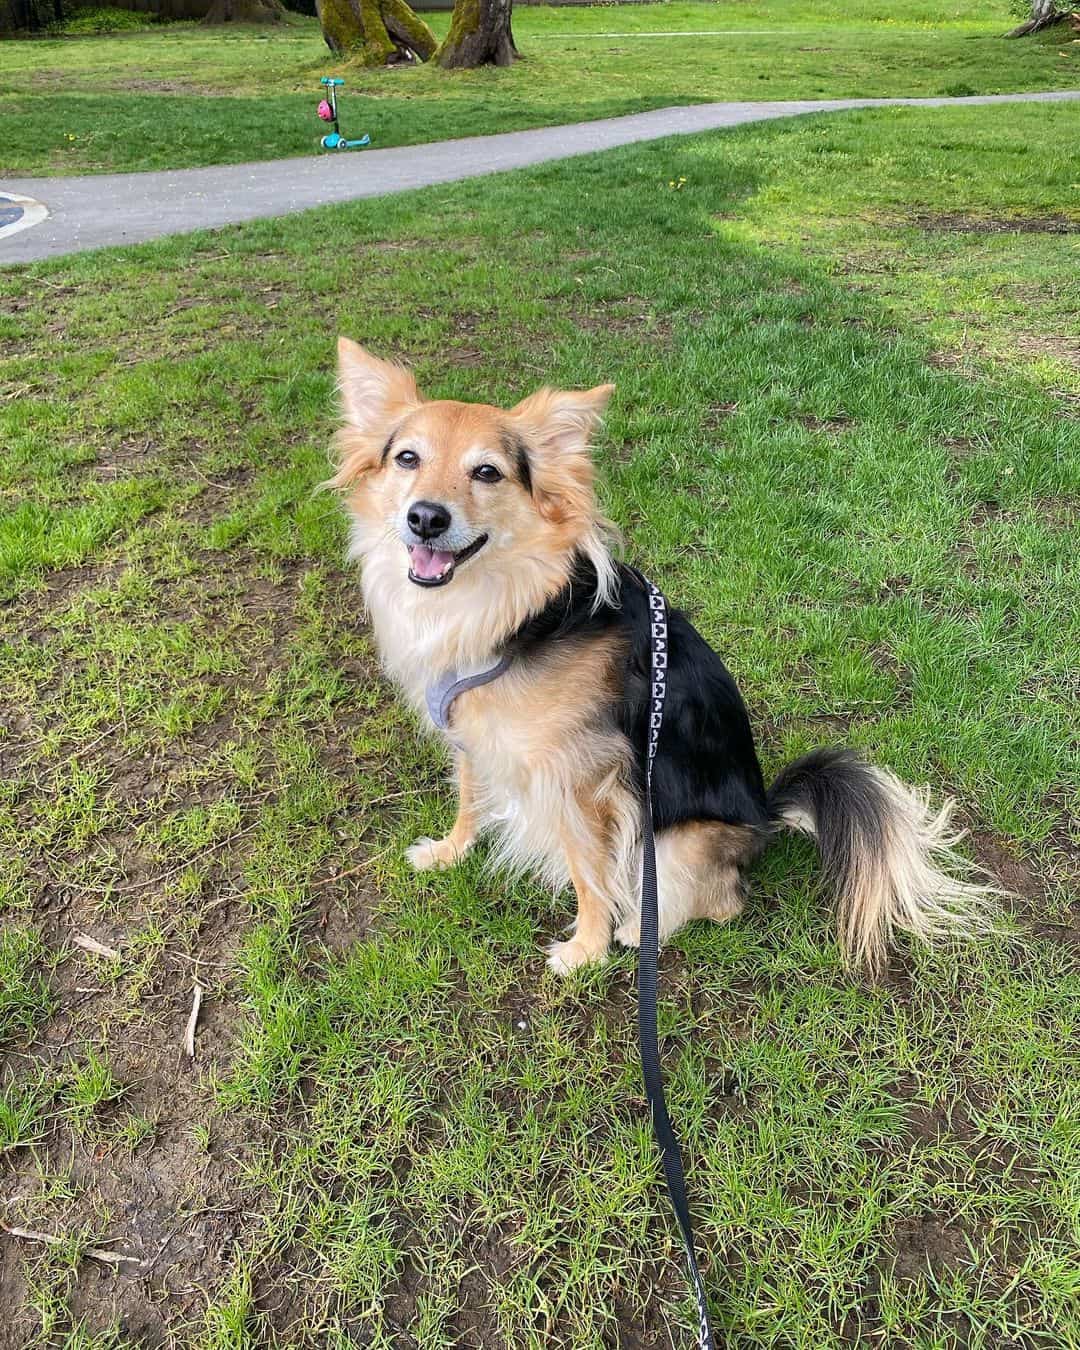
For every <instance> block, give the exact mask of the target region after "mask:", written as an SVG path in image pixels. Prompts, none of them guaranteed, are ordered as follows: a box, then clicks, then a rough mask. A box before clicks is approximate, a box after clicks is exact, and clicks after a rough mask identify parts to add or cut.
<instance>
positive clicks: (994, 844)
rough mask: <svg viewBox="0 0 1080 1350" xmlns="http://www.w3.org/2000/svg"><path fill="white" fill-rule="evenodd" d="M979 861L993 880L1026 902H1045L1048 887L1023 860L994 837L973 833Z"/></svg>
mask: <svg viewBox="0 0 1080 1350" xmlns="http://www.w3.org/2000/svg"><path fill="white" fill-rule="evenodd" d="M969 838H970V841H971V849H972V852H973V853H974V854H975V861H976V862H977V863H978V864H979V866H980V867H981V868H983V870H984V871H986V872H987V873H988V875H989V876H991V877H993V878H994V879H995V881H996V882H997V883H998V884H999V885H1000V886H1002V887H1003V888H1004V889H1005V890H1007V891H1009V892H1010V893H1011V894H1013V895H1016V896H1019V897H1020V899H1022V900H1029V901H1041V900H1043V899H1044V898H1045V895H1046V884H1045V882H1044V881H1043V880H1042V878H1041V877H1039V876H1038V875H1037V874H1036V873H1035V872H1034V871H1033V870H1032V869H1031V868H1030V867H1029V866H1028V864H1027V863H1025V862H1024V861H1023V860H1022V859H1020V858H1017V857H1016V856H1015V855H1014V854H1012V853H1010V852H1009V851H1008V849H1006V848H1005V846H1004V845H1003V844H1002V843H1001V842H1000V841H999V840H998V839H996V838H995V837H994V836H993V835H992V834H988V833H987V832H986V831H985V830H973V831H972V832H971V834H970V836H969Z"/></svg>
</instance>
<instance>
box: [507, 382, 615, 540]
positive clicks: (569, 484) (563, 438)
mask: <svg viewBox="0 0 1080 1350" xmlns="http://www.w3.org/2000/svg"><path fill="white" fill-rule="evenodd" d="M614 391H615V386H614V385H613V384H598V385H597V386H596V388H595V389H538V390H537V391H536V393H535V394H530V395H529V397H528V398H525V399H522V401H521V402H520V403H519V404H518V405H517V407H516V408H513V409H512V410H511V412H510V416H511V417H512V418H513V419H514V421H515V422H516V423H517V428H518V430H519V431H520V433H521V435H522V437H523V438H524V440H525V443H526V445H527V446H528V447H529V468H530V471H531V475H532V481H533V492H534V495H535V497H536V502H537V506H538V507H539V509H540V512H541V514H542V515H544V516H545V517H546V518H547V519H549V520H552V521H555V522H561V521H564V520H567V519H569V518H571V517H574V516H577V517H581V518H584V517H588V516H591V515H592V513H593V510H594V506H595V501H594V497H593V478H594V472H593V463H592V458H591V456H590V454H589V443H590V441H591V439H592V433H593V431H594V430H595V428H596V426H597V425H598V424H599V422H600V418H601V417H602V416H603V412H604V409H605V408H606V407H607V404H608V400H609V399H610V398H611V395H612V394H613V393H614Z"/></svg>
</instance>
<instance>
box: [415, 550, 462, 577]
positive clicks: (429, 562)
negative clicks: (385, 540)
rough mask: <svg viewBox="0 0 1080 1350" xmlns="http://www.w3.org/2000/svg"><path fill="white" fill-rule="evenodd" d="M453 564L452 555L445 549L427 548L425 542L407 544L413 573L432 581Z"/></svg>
mask: <svg viewBox="0 0 1080 1350" xmlns="http://www.w3.org/2000/svg"><path fill="white" fill-rule="evenodd" d="M453 564H454V555H453V554H452V553H448V552H446V550H445V549H438V548H428V547H427V545H426V544H410V545H409V565H410V567H411V568H412V570H413V575H414V576H417V577H423V578H424V580H425V581H433V580H434V579H435V578H436V577H441V576H442V574H443V573H444V572H445V571H447V570H448V569H449V568H450V567H452V566H453Z"/></svg>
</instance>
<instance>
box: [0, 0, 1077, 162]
mask: <svg viewBox="0 0 1080 1350" xmlns="http://www.w3.org/2000/svg"><path fill="white" fill-rule="evenodd" d="M428 17H429V19H430V21H431V24H432V26H433V27H434V28H435V30H436V31H437V32H439V33H442V32H443V31H444V29H445V27H446V25H447V23H448V21H449V20H448V15H447V14H445V13H443V14H434V15H429V16H428ZM1011 22H1012V19H1011V18H1010V11H1009V8H1008V5H1007V3H1006V2H1005V0H994V3H993V4H992V5H990V6H987V5H985V4H983V3H977V2H976V0H953V3H952V4H951V5H950V6H949V7H947V8H943V7H942V6H931V5H927V4H925V3H924V0H898V3H897V4H894V5H890V6H888V8H887V9H885V10H883V9H882V7H881V6H880V5H877V4H871V3H869V0H853V3H851V4H844V5H840V4H817V3H815V4H811V3H808V0H757V3H753V4H747V3H742V2H741V0H740V3H735V0H721V2H720V3H714V4H688V3H673V4H659V5H641V6H626V7H618V8H612V7H609V6H597V7H595V8H584V9H583V8H571V9H549V8H533V7H530V8H521V9H520V10H519V11H518V13H517V14H516V15H515V18H514V28H515V33H516V36H517V39H518V45H519V46H520V48H521V50H522V51H523V52H524V53H525V55H526V56H527V58H528V59H527V60H526V61H524V62H521V63H519V64H518V65H516V66H515V67H514V69H513V70H509V71H503V70H493V69H488V70H478V71H455V72H445V71H440V70H437V69H434V68H431V67H423V68H422V67H415V68H411V69H410V68H399V69H396V70H377V71H365V70H363V69H355V70H353V69H349V68H347V67H344V66H341V65H339V64H336V63H335V62H334V61H333V60H331V58H330V55H329V53H328V52H327V49H326V46H325V44H324V43H323V41H322V37H321V34H320V32H319V28H318V25H317V24H316V23H315V21H314V20H306V19H302V18H298V17H294V21H293V22H291V24H290V25H289V26H288V27H283V28H281V29H274V30H264V29H238V30H232V29H226V30H217V31H212V30H211V31H207V30H206V29H204V28H202V27H200V26H198V25H189V24H176V25H172V26H169V27H165V28H154V29H151V30H147V31H146V32H145V33H134V34H124V35H120V36H111V37H100V38H94V37H88V38H77V39H71V38H65V39H54V40H46V41H33V42H5V43H0V174H3V173H18V174H54V173H88V172H99V171H103V170H134V169H155V168H180V167H184V166H188V165H195V164H223V163H241V162H243V161H245V160H253V159H272V158H275V157H278V156H285V155H304V154H308V153H312V152H314V151H316V149H317V145H318V138H319V135H320V134H321V131H322V130H323V127H322V125H321V124H320V123H319V121H318V119H317V118H316V117H315V111H314V110H315V103H316V101H317V100H318V98H319V82H318V81H319V76H320V75H324V74H330V73H339V74H340V73H344V74H346V75H347V79H348V83H347V86H346V91H345V97H344V101H343V104H342V112H343V118H344V126H345V128H346V130H347V131H348V132H349V134H357V135H359V134H360V133H361V132H362V131H367V132H369V133H370V134H371V136H372V140H373V143H374V144H375V145H377V146H389V145H410V144H415V143H417V142H421V141H432V140H439V139H442V138H444V137H451V136H466V135H476V134H479V133H487V132H496V131H511V130H516V129H519V128H521V127H534V126H542V125H545V124H552V123H561V122H569V121H574V120H579V119H588V118H597V117H610V116H614V115H616V114H619V113H626V112H634V111H639V110H641V109H645V108H657V107H665V106H668V105H671V104H678V103H699V102H702V101H708V100H712V99H755V100H761V99H764V100H769V99H790V98H816V97H832V96H837V97H838V96H842V95H848V96H875V95H919V94H990V93H1003V92H1014V91H1017V90H1037V89H1063V88H1066V89H1067V88H1072V87H1075V86H1076V85H1077V83H1078V82H1080V76H1078V72H1080V45H1077V44H1076V43H1073V42H1070V41H1069V36H1070V34H1069V31H1068V29H1065V28H1063V29H1054V30H1051V31H1050V32H1048V33H1047V34H1046V35H1044V36H1042V37H1038V38H1035V39H1032V40H1031V41H1025V42H1007V41H1004V40H1003V39H1002V37H1001V34H1002V32H1003V31H1004V30H1005V29H1006V28H1008V27H1009V26H1010V23H1011ZM703 31H704V32H706V33H711V34H713V35H712V36H697V35H695V36H683V37H674V36H666V34H672V33H683V34H700V33H702V32H703ZM657 34H665V36H662V37H660V36H656V35H657Z"/></svg>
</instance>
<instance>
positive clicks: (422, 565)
mask: <svg viewBox="0 0 1080 1350" xmlns="http://www.w3.org/2000/svg"><path fill="white" fill-rule="evenodd" d="M487 538H488V537H487V535H486V534H481V535H478V536H477V537H476V538H475V539H474V540H473V541H472V543H471V544H469V545H468V547H466V548H463V549H462V550H461V552H460V553H451V552H450V551H449V549H442V548H428V546H427V544H410V545H409V546H408V548H409V580H410V581H415V582H416V584H417V586H445V585H446V583H447V582H448V581H450V580H451V579H452V578H453V575H454V569H455V568H457V567H460V566H461V564H462V563H463V562H467V561H468V559H469V558H471V557H472V556H473V554H474V553H479V552H480V550H481V549H482V548H483V547H484V545H485V544H486V543H487Z"/></svg>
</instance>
